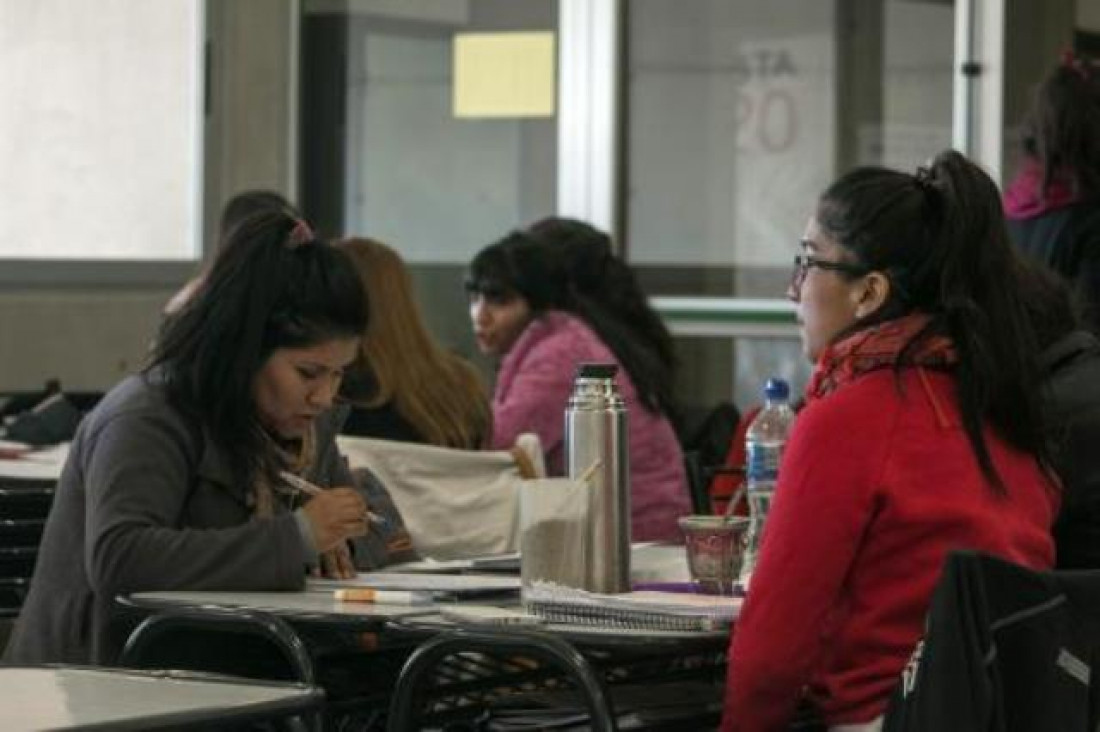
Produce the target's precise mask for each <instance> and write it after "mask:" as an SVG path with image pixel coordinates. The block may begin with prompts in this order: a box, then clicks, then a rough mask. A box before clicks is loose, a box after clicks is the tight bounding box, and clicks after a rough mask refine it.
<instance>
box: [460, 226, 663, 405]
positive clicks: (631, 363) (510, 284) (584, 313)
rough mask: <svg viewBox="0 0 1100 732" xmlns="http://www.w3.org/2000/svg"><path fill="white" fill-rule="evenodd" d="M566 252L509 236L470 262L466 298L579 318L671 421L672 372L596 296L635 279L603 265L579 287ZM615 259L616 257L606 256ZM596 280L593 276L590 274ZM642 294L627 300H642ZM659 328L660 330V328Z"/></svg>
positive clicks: (618, 266) (522, 235) (528, 237)
mask: <svg viewBox="0 0 1100 732" xmlns="http://www.w3.org/2000/svg"><path fill="white" fill-rule="evenodd" d="M568 253H569V250H568V249H567V248H566V247H562V246H559V245H558V244H557V243H556V242H553V241H549V240H548V239H546V238H544V237H541V236H537V235H535V234H532V233H531V232H529V231H513V232H511V233H510V234H508V235H507V236H505V237H504V238H503V239H501V240H499V241H497V242H495V243H494V244H490V245H489V246H487V247H485V248H484V249H482V250H481V251H480V252H479V253H478V254H477V256H475V257H474V259H473V261H471V262H470V267H469V272H468V275H467V280H466V289H467V291H469V292H478V293H482V294H484V295H486V296H488V297H496V298H507V297H510V296H512V295H519V296H521V297H523V298H524V299H525V300H526V301H527V304H528V306H529V307H530V308H531V310H532V311H534V312H536V313H542V312H545V311H547V310H564V311H566V312H569V313H573V314H574V315H577V316H578V317H580V318H581V319H582V320H583V321H584V322H585V323H586V324H587V325H588V326H589V327H590V328H592V330H593V331H595V333H596V335H598V336H599V337H600V340H602V341H603V342H604V343H605V344H606V345H607V347H608V348H609V349H610V350H611V352H612V353H613V354H614V355H615V358H616V359H617V360H618V361H619V363H620V364H622V366H623V368H624V369H626V372H627V374H628V375H629V376H630V380H631V382H632V383H633V384H634V388H635V389H636V390H637V392H638V397H639V399H640V400H641V402H642V405H643V406H645V407H646V408H647V409H649V410H650V411H651V412H655V413H659V414H664V415H666V416H675V414H676V409H675V403H674V401H673V397H672V369H671V367H670V364H669V363H668V362H667V361H666V360H665V357H664V355H663V354H662V353H661V352H660V351H659V350H658V349H657V348H654V347H653V346H652V344H651V342H650V340H649V339H646V338H642V337H639V335H638V333H637V332H636V331H635V330H634V328H635V327H637V326H636V324H634V325H632V324H630V323H629V322H628V321H624V320H623V319H622V317H620V316H619V315H618V314H617V313H616V312H615V310H614V309H613V308H612V307H609V306H608V305H607V304H606V303H605V302H604V301H603V299H602V298H600V297H598V296H596V295H595V294H594V293H595V292H597V291H598V290H599V289H600V288H611V287H632V288H635V290H637V282H636V280H634V278H633V275H631V276H630V278H629V279H624V278H623V277H622V274H621V272H622V268H626V265H625V264H622V263H621V262H615V263H606V262H605V263H604V266H602V267H601V268H600V269H599V270H598V271H597V272H598V273H599V279H596V277H595V276H593V277H592V279H591V281H589V282H586V283H585V284H584V285H583V286H581V285H578V284H577V283H576V281H575V280H574V278H573V274H571V273H575V270H576V269H577V262H576V261H574V260H573V259H571V258H570V257H569V256H567V254H568ZM607 254H608V256H610V257H611V258H612V259H614V255H611V253H610V252H609V251H608V252H607ZM589 274H590V275H595V274H596V273H589ZM640 296H641V295H640V291H639V292H636V293H634V294H632V295H629V296H626V297H640ZM662 327H663V326H662Z"/></svg>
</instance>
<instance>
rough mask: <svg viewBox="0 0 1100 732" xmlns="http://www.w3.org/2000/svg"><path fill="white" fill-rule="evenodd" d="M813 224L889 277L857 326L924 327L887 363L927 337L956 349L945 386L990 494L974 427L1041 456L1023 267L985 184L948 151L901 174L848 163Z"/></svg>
mask: <svg viewBox="0 0 1100 732" xmlns="http://www.w3.org/2000/svg"><path fill="white" fill-rule="evenodd" d="M817 220H818V223H819V224H820V225H821V226H822V228H823V229H824V230H825V232H826V233H827V234H829V235H830V236H832V237H833V238H835V239H836V240H837V242H838V243H839V244H840V245H841V246H843V247H844V248H846V249H848V250H849V251H850V252H851V253H852V254H853V255H854V256H855V258H856V259H857V261H858V262H859V263H860V264H862V265H864V266H866V267H868V268H870V269H873V270H878V271H881V272H884V273H886V275H887V276H888V277H889V278H890V281H891V288H890V297H889V299H888V300H887V302H886V303H885V304H884V305H883V307H881V308H880V309H879V311H878V312H876V313H875V314H874V316H872V317H871V318H867V319H865V320H864V321H861V322H860V326H859V327H868V326H871V325H875V324H877V323H880V322H882V321H884V320H890V319H894V318H898V317H901V316H903V315H906V314H908V313H911V312H922V313H925V314H927V315H929V316H930V321H929V324H928V326H927V327H926V328H925V329H924V330H923V331H922V332H921V333H919V334H918V335H917V336H916V337H915V338H914V339H913V340H912V341H911V342H910V343H909V344H907V346H906V347H905V349H903V351H902V354H901V358H900V359H899V367H903V366H905V365H906V364H907V363H909V358H908V357H909V355H910V354H913V353H916V351H917V347H918V346H919V345H920V343H921V342H922V341H923V340H924V339H926V338H930V337H932V336H935V335H946V336H947V337H949V338H951V340H952V341H953V342H954V344H955V348H956V350H957V352H958V356H959V362H958V367H957V368H958V371H957V375H958V379H957V394H958V399H959V406H960V411H961V414H962V423H963V428H964V430H965V431H966V434H967V438H968V439H969V441H970V443H971V446H972V448H973V451H974V454H975V457H976V458H977V460H978V463H979V465H980V466H981V469H982V472H983V473H984V475H985V476H986V478H987V479H988V480H989V482H990V484H991V485H992V486H993V488H994V489H995V490H997V491H998V492H1002V491H1003V488H1004V484H1003V481H1002V480H1001V478H1000V476H999V475H998V473H997V471H996V469H995V467H994V466H993V462H992V459H991V457H990V453H989V447H988V445H987V444H986V441H985V437H984V433H983V426H984V425H985V424H986V423H987V422H988V423H989V424H990V425H992V426H993V428H994V429H995V430H996V432H997V433H998V434H999V435H1000V436H1001V437H1002V438H1003V439H1005V440H1006V441H1007V442H1009V443H1010V444H1011V445H1013V446H1014V447H1016V448H1018V449H1021V450H1024V451H1027V452H1030V453H1032V454H1033V455H1035V456H1037V457H1038V458H1039V459H1040V460H1041V461H1043V462H1044V463H1046V464H1049V460H1048V457H1049V456H1048V451H1047V448H1046V444H1045V441H1044V439H1043V429H1042V423H1041V412H1040V402H1039V384H1040V368H1039V361H1038V358H1039V345H1038V339H1037V337H1036V334H1035V329H1034V327H1033V326H1032V321H1031V318H1030V317H1029V310H1028V308H1027V304H1026V302H1025V301H1024V298H1023V295H1022V292H1023V289H1024V288H1023V285H1022V283H1023V281H1024V277H1025V270H1024V267H1025V265H1024V264H1023V263H1022V262H1021V260H1020V259H1019V257H1018V255H1017V253H1016V251H1015V249H1014V248H1013V247H1012V245H1011V243H1010V242H1009V239H1008V232H1007V230H1006V228H1005V224H1004V212H1003V210H1002V208H1001V203H1000V194H999V192H998V190H997V186H996V184H994V182H993V181H992V180H991V179H990V178H989V176H988V175H986V174H985V172H984V171H982V170H981V168H979V167H978V166H976V165H975V164H973V163H971V162H970V161H968V160H967V159H966V158H965V157H963V156H962V155H961V154H959V153H957V152H955V151H946V152H943V153H941V154H940V155H938V156H936V158H935V159H934V160H933V161H932V163H931V164H930V165H929V166H928V167H927V168H922V169H920V170H918V171H917V174H916V175H909V174H907V173H901V172H898V171H892V170H887V169H884V168H860V169H857V170H854V171H852V172H851V173H848V174H847V175H845V176H843V177H841V178H840V179H839V180H838V181H837V182H836V183H834V184H833V185H832V186H830V187H829V189H828V190H826V191H825V193H824V194H823V195H822V197H821V201H820V202H819V205H818V214H817Z"/></svg>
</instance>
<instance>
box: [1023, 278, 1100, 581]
mask: <svg viewBox="0 0 1100 732" xmlns="http://www.w3.org/2000/svg"><path fill="white" fill-rule="evenodd" d="M1020 282H1021V288H1022V290H1021V292H1022V294H1023V296H1024V302H1025V303H1026V306H1027V309H1028V312H1029V317H1030V319H1031V323H1032V325H1033V327H1034V328H1035V333H1036V337H1037V339H1038V341H1039V346H1040V348H1041V349H1042V355H1041V356H1040V364H1039V365H1040V368H1041V369H1042V379H1043V389H1042V394H1043V410H1044V419H1043V424H1044V426H1045V428H1046V430H1047V435H1048V440H1049V443H1050V455H1051V461H1052V466H1053V468H1054V470H1055V472H1057V473H1058V477H1059V478H1060V479H1061V481H1062V506H1061V509H1060V511H1059V513H1058V519H1057V521H1056V523H1055V525H1054V539H1055V542H1056V547H1057V548H1056V566H1057V567H1058V568H1059V569H1100V453H1098V452H1097V449H1096V446H1097V445H1100V339H1098V338H1097V336H1096V335H1095V334H1094V333H1092V332H1090V331H1089V330H1088V329H1087V328H1086V327H1085V326H1084V324H1083V323H1082V321H1081V319H1080V316H1079V309H1080V307H1079V303H1078V302H1077V301H1076V300H1075V299H1074V298H1073V296H1072V293H1071V292H1070V290H1069V288H1068V287H1067V286H1066V284H1065V283H1064V282H1062V281H1061V280H1060V279H1059V278H1058V277H1057V276H1055V275H1054V274H1052V273H1051V272H1050V271H1049V270H1047V269H1045V268H1042V267H1040V266H1038V265H1032V266H1029V267H1028V268H1027V270H1026V272H1025V276H1023V277H1021V278H1020Z"/></svg>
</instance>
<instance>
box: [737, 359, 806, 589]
mask: <svg viewBox="0 0 1100 732" xmlns="http://www.w3.org/2000/svg"><path fill="white" fill-rule="evenodd" d="M790 394H791V390H790V387H789V386H787V382H786V381H783V380H782V379H768V381H767V383H766V384H764V407H763V409H761V410H760V412H759V413H758V414H757V415H756V418H755V419H753V421H752V424H750V425H749V429H748V431H747V432H746V433H745V487H746V492H747V494H748V498H749V519H750V522H749V537H748V546H747V547H746V548H745V558H744V561H743V562H742V564H741V577H740V582H741V585H742V587H745V588H748V586H749V580H750V578H751V577H752V571H753V569H754V568H755V567H756V559H757V557H758V556H759V554H760V541H761V538H762V537H763V535H764V522H765V520H766V519H767V517H768V509H769V508H771V503H772V495H773V494H774V493H775V482H776V480H777V479H778V477H779V462H780V460H781V458H782V456H783V447H784V446H785V445H786V444H787V435H788V434H790V431H791V425H792V424H793V423H794V410H792V409H791V405H790V402H789V400H790Z"/></svg>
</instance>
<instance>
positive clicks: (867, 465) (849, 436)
mask: <svg viewBox="0 0 1100 732" xmlns="http://www.w3.org/2000/svg"><path fill="white" fill-rule="evenodd" d="M836 396H840V395H836ZM884 408H885V407H884ZM885 409H888V408H885ZM892 421H893V419H892V418H891V417H890V416H889V415H888V414H884V413H883V412H882V411H878V410H874V409H870V410H869V409H868V408H867V405H866V404H861V403H856V402H852V401H849V400H845V399H843V398H839V399H827V400H825V401H824V402H816V403H813V404H811V405H810V406H808V407H807V408H806V409H804V410H803V412H802V414H801V415H799V417H798V419H797V421H796V423H795V427H794V430H793V432H792V434H791V437H790V440H789V442H788V444H787V448H786V452H785V454H784V456H783V462H782V465H781V467H780V473H779V475H780V477H779V484H778V486H777V488H776V495H775V498H774V500H773V503H772V507H771V512H770V514H769V516H768V522H767V525H766V529H765V532H764V542H763V547H762V549H761V556H760V560H759V563H758V564H757V567H756V569H755V571H754V573H753V578H752V583H751V587H750V590H749V595H748V598H747V600H746V602H745V606H744V609H743V612H742V613H741V617H740V618H739V619H738V621H737V624H736V627H735V630H734V634H733V639H732V642H731V652H730V662H729V663H730V667H729V675H728V680H727V690H726V703H725V704H726V705H725V713H724V716H723V723H722V729H723V730H727V731H731V730H739V731H743V732H757V731H763V730H782V729H786V726H787V724H788V723H789V721H790V719H791V716H792V715H793V714H794V711H795V709H796V707H797V705H798V702H799V699H800V697H801V695H802V691H803V688H804V686H805V685H806V683H807V682H808V681H809V680H810V677H811V674H812V672H813V670H814V668H815V665H816V664H817V663H818V662H819V656H820V655H821V648H822V641H823V640H824V639H825V638H826V637H827V635H828V632H829V631H828V628H829V625H830V622H829V621H830V616H831V614H832V613H833V612H835V611H836V610H838V609H840V608H842V607H843V603H844V602H845V598H844V597H843V596H842V595H843V593H842V586H843V584H844V578H845V576H846V574H847V573H848V571H849V568H850V566H851V564H852V560H853V557H854V556H855V554H856V551H857V549H858V546H859V543H860V540H861V537H862V535H863V533H864V530H865V528H866V526H867V524H868V523H869V522H870V521H871V519H872V516H873V513H874V492H873V488H874V486H875V484H876V482H877V480H878V476H879V475H880V474H881V472H882V470H883V463H884V461H885V455H886V454H887V453H888V445H889V443H890V442H891V438H890V435H891V434H892V431H893V425H892ZM857 433H861V434H863V435H874V436H875V437H874V439H862V438H861V436H860V434H857ZM869 451H871V452H873V454H868V452H869ZM794 537H797V539H794Z"/></svg>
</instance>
